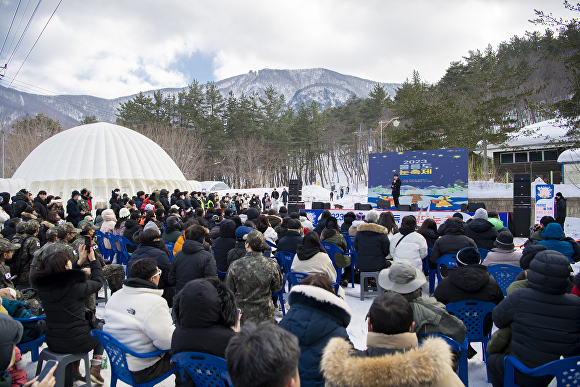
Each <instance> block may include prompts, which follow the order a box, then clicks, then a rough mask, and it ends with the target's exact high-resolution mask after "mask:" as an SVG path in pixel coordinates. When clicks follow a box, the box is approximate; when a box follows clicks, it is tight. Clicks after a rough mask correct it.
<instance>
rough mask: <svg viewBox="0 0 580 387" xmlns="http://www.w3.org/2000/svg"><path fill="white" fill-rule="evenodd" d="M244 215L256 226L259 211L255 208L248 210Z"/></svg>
mask: <svg viewBox="0 0 580 387" xmlns="http://www.w3.org/2000/svg"><path fill="white" fill-rule="evenodd" d="M246 215H248V220H249V221H251V222H253V223H254V224H256V222H257V220H258V216H260V211H259V210H258V209H257V208H254V207H252V208H248V212H247V213H246Z"/></svg>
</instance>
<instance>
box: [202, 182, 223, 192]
mask: <svg viewBox="0 0 580 387" xmlns="http://www.w3.org/2000/svg"><path fill="white" fill-rule="evenodd" d="M200 184H201V189H200V191H205V192H214V191H217V190H220V189H230V187H228V185H227V184H226V183H224V182H223V181H202V182H201V183H200Z"/></svg>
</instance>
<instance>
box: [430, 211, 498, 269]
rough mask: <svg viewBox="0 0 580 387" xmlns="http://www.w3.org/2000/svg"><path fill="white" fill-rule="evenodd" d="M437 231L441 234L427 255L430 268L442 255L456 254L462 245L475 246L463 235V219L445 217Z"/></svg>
mask: <svg viewBox="0 0 580 387" xmlns="http://www.w3.org/2000/svg"><path fill="white" fill-rule="evenodd" d="M488 223H489V222H488ZM489 224H491V223H489ZM443 226H445V227H443ZM492 226H493V225H492ZM496 232H497V230H496ZM438 233H439V235H441V236H440V237H439V239H437V240H436V241H435V244H434V245H433V251H432V252H431V255H430V256H429V267H430V268H431V269H435V267H436V266H437V260H438V259H439V258H441V257H442V256H444V255H447V254H456V253H457V252H458V251H459V250H461V249H462V248H464V247H470V246H471V247H475V248H477V245H476V244H475V242H474V241H473V239H471V238H468V237H466V236H465V223H464V222H463V219H460V218H456V217H451V218H449V219H447V220H446V221H445V223H444V224H443V225H441V226H439V230H438Z"/></svg>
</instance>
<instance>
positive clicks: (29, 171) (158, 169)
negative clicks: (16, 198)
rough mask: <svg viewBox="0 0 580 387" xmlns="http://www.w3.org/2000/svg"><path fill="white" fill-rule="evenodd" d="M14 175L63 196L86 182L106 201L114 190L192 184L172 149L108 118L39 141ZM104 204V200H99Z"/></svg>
mask: <svg viewBox="0 0 580 387" xmlns="http://www.w3.org/2000/svg"><path fill="white" fill-rule="evenodd" d="M12 177H13V178H15V179H16V178H20V179H24V180H25V181H26V183H27V188H28V189H29V190H30V191H31V192H33V193H35V194H36V192H38V191H40V190H45V191H46V192H48V193H49V194H52V195H59V196H61V197H62V198H63V199H64V200H65V201H66V200H68V198H70V195H71V192H72V191H73V190H79V191H80V190H81V189H82V188H88V189H89V190H90V191H91V192H92V196H93V203H95V204H96V205H99V204H105V203H108V201H109V198H110V196H111V191H112V190H114V189H115V188H119V189H120V190H121V193H125V192H126V193H127V194H128V195H129V196H133V195H134V194H135V193H136V192H137V191H139V190H143V191H145V192H153V191H154V190H156V189H162V188H166V189H167V190H168V191H170V192H171V191H173V190H174V189H175V188H179V189H180V190H188V189H189V183H188V182H187V180H185V177H184V176H183V173H182V172H181V171H180V170H179V168H178V167H177V165H176V164H175V163H174V162H173V160H171V158H170V157H169V155H168V154H167V153H166V152H165V151H164V150H163V149H162V148H161V147H160V146H159V145H157V144H156V143H154V142H153V141H151V140H150V139H148V138H147V137H145V136H143V135H141V134H139V133H137V132H135V131H134V130H131V129H128V128H125V127H122V126H119V125H113V124H109V123H105V122H99V123H96V124H90V125H82V126H77V127H74V128H71V129H68V130H65V131H63V132H61V133H59V134H57V135H55V136H52V137H51V138H49V139H47V140H46V141H44V142H43V143H42V144H40V145H39V146H37V147H36V148H35V149H34V150H33V151H32V152H31V153H30V154H29V155H28V157H26V159H25V160H24V161H23V162H22V164H20V166H19V167H18V169H17V170H16V172H14V175H13V176H12ZM99 207H101V206H99Z"/></svg>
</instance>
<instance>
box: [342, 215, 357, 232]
mask: <svg viewBox="0 0 580 387" xmlns="http://www.w3.org/2000/svg"><path fill="white" fill-rule="evenodd" d="M355 220H356V216H353V215H352V214H346V215H345V216H344V220H343V222H342V225H341V226H340V231H346V232H348V229H349V228H350V226H352V222H354V221H355Z"/></svg>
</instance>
